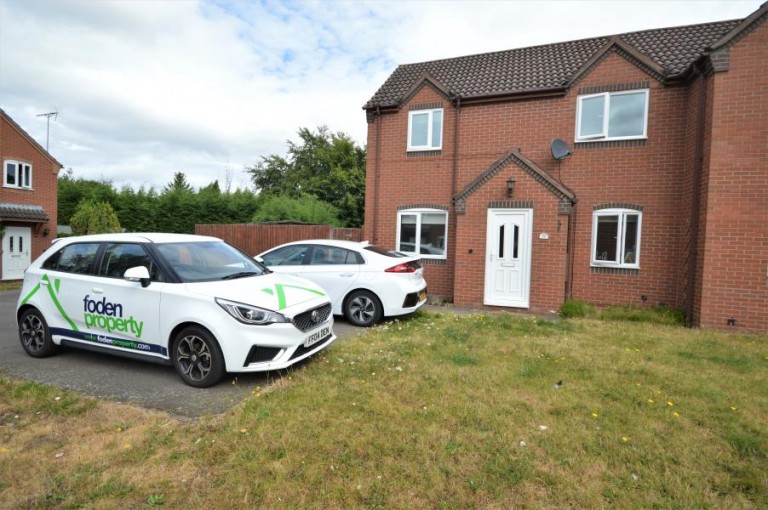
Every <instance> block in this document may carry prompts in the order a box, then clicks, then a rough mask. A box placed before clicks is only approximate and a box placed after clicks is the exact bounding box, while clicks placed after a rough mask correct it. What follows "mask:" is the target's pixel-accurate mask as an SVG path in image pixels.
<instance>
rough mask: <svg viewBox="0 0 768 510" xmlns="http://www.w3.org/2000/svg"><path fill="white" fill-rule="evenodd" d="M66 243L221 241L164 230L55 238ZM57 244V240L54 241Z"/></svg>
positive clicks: (214, 238) (215, 238)
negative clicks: (165, 231) (170, 232)
mask: <svg viewBox="0 0 768 510" xmlns="http://www.w3.org/2000/svg"><path fill="white" fill-rule="evenodd" d="M56 241H64V242H66V243H67V244H69V243H73V242H123V243H185V242H186V243H189V242H210V241H221V239H219V238H217V237H210V236H199V235H193V234H169V233H164V232H137V233H116V234H91V235H84V236H72V237H64V238H61V239H57V240H56ZM56 244H58V242H57V243H56Z"/></svg>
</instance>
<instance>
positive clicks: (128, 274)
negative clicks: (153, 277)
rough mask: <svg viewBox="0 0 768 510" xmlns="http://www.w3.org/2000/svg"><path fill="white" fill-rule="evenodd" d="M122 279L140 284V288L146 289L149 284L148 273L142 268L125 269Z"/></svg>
mask: <svg viewBox="0 0 768 510" xmlns="http://www.w3.org/2000/svg"><path fill="white" fill-rule="evenodd" d="M123 278H124V279H126V280H128V281H129V282H141V286H142V287H148V286H149V282H150V279H149V271H148V270H147V268H146V267H144V266H136V267H132V268H130V269H127V270H126V271H125V273H123Z"/></svg>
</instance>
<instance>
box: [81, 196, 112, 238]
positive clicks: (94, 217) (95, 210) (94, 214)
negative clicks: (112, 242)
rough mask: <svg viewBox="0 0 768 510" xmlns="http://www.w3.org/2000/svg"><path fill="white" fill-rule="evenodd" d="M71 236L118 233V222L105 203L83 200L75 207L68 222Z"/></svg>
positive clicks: (110, 208) (110, 207) (109, 206)
mask: <svg viewBox="0 0 768 510" xmlns="http://www.w3.org/2000/svg"><path fill="white" fill-rule="evenodd" d="M69 224H70V226H71V227H72V234H74V235H78V236H80V235H85V234H106V233H112V232H120V230H121V228H120V222H119V221H118V219H117V214H115V211H114V209H112V206H111V205H109V203H107V202H95V201H92V200H84V201H82V202H80V204H79V205H78V206H77V210H76V211H75V213H74V214H73V215H72V218H71V219H70V222H69Z"/></svg>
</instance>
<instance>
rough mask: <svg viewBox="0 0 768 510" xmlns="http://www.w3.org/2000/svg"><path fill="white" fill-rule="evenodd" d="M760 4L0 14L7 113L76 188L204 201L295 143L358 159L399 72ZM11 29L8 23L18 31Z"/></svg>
mask: <svg viewBox="0 0 768 510" xmlns="http://www.w3.org/2000/svg"><path fill="white" fill-rule="evenodd" d="M759 5H760V0H751V1H732V2H713V1H697V2H692V1H684V2H648V1H645V2H553V1H550V2H546V1H545V2H460V1H451V2H449V1H445V2H442V1H441V2H436V1H421V2H411V1H408V2H403V1H395V2H351V1H349V2H347V1H336V2H333V1H303V2H295V1H284V2H278V1H269V0H263V1H259V2H242V1H238V0H232V1H222V0H215V1H203V2H192V1H184V2H181V1H178V2H171V1H155V2H133V1H110V2H94V1H89V0H85V1H76V0H68V1H66V2H61V1H42V0H27V1H24V2H12V1H8V0H0V77H2V79H0V97H2V101H3V104H2V105H0V107H2V108H4V109H5V110H6V112H8V114H9V115H11V116H12V117H13V118H14V119H15V120H16V121H17V122H18V123H19V124H21V126H22V127H24V128H25V129H26V130H27V131H28V132H29V133H30V134H31V135H32V136H33V137H35V139H37V140H39V141H43V143H44V141H45V129H46V127H45V120H44V119H43V118H38V117H36V115H37V114H39V113H43V112H47V111H51V109H53V108H56V109H57V110H58V111H59V112H60V115H59V117H58V119H56V120H55V121H52V122H51V137H50V139H51V147H50V151H51V153H52V154H53V155H54V156H55V157H56V158H57V159H58V160H59V161H61V162H62V163H63V164H64V165H65V166H66V167H71V168H72V169H73V170H74V175H75V176H76V177H85V178H95V179H99V178H102V179H107V180H111V181H112V182H113V183H114V184H115V185H116V186H123V185H129V186H133V187H138V186H141V185H144V186H154V187H155V188H156V189H159V188H162V187H163V186H164V185H165V184H167V183H168V182H170V181H171V179H172V178H173V173H174V172H177V171H182V172H185V173H186V174H187V178H188V181H189V182H190V183H191V184H192V185H194V186H196V187H200V186H205V185H207V184H209V183H210V182H211V181H213V180H215V179H219V180H222V179H223V178H224V176H226V175H227V174H228V173H233V172H234V174H235V175H234V178H233V180H234V184H235V185H241V186H246V185H247V184H248V181H247V177H246V176H245V175H244V174H242V173H241V170H242V169H243V168H244V166H246V165H251V164H254V163H256V162H257V161H259V159H260V158H261V157H262V156H267V155H270V154H284V153H285V150H286V141H287V140H288V139H294V140H295V139H296V132H297V131H298V129H299V128H300V127H308V128H311V129H314V128H316V127H317V126H320V125H327V126H328V127H329V128H330V129H331V130H332V131H343V132H346V133H348V134H350V135H352V137H353V138H354V139H355V140H356V141H357V142H358V143H359V144H361V145H363V144H364V143H365V140H366V132H367V125H366V122H365V115H364V112H363V111H362V109H361V107H362V105H363V104H364V103H365V102H366V101H367V100H368V99H369V98H370V97H371V96H372V95H373V93H374V92H375V91H376V90H377V89H378V87H379V86H380V85H381V84H382V83H383V82H384V80H385V79H386V78H387V76H388V75H389V74H390V73H391V72H392V71H393V70H394V69H395V67H396V66H397V65H398V64H402V63H409V62H419V61H423V60H433V59H440V58H448V57H454V56H460V55H466V54H472V53H481V52H487V51H498V50H504V49H508V48H513V47H523V46H532V45H537V44H547V43H551V42H556V41H562V40H571V39H579V38H584V37H591V36H596V35H607V34H613V33H619V32H626V31H632V30H640V29H645V28H657V27H662V26H672V25H681V24H691V23H697V22H704V21H714V20H722V19H732V18H738V17H744V16H746V15H748V14H750V13H751V12H753V11H754V10H756V9H757V8H758V7H759ZM9 20H12V21H9Z"/></svg>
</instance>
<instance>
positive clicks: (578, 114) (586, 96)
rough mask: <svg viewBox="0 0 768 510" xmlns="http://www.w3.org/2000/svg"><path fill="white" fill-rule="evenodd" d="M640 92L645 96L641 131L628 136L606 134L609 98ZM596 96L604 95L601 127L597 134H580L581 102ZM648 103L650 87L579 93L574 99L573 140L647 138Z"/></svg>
mask: <svg viewBox="0 0 768 510" xmlns="http://www.w3.org/2000/svg"><path fill="white" fill-rule="evenodd" d="M638 93H642V94H643V95H644V96H645V108H644V111H643V132H642V134H639V135H630V136H608V131H609V129H610V126H609V124H608V121H609V120H610V112H611V98H612V97H615V96H622V95H629V94H638ZM596 97H604V98H605V101H604V102H603V127H602V131H601V132H600V133H599V134H594V135H586V136H581V133H580V131H581V117H582V111H583V103H584V101H585V100H587V99H593V98H596ZM649 104H650V89H634V90H622V91H618V92H600V93H597V94H584V95H580V96H578V97H577V99H576V126H575V127H576V129H575V135H574V139H575V140H574V141H575V142H576V143H583V142H606V141H612V140H644V139H647V138H648V110H649V109H650V108H649Z"/></svg>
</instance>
